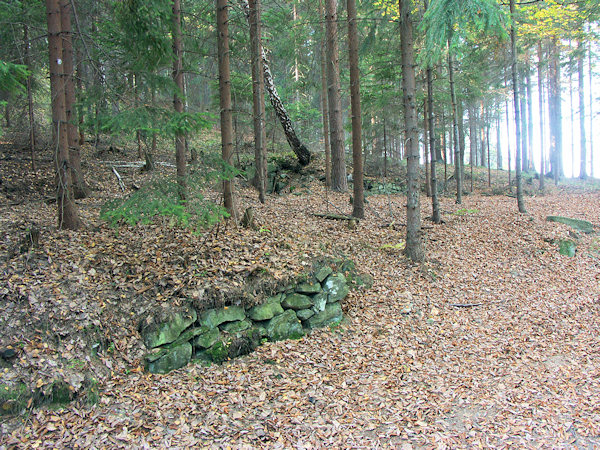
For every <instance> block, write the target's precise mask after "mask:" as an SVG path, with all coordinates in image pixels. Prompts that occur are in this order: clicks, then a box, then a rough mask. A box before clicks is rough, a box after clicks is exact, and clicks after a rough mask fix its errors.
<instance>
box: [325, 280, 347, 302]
mask: <svg viewBox="0 0 600 450" xmlns="http://www.w3.org/2000/svg"><path fill="white" fill-rule="evenodd" d="M323 290H324V291H325V292H327V294H328V297H327V302H328V303H335V302H338V301H340V300H342V299H344V298H345V297H346V295H348V292H350V288H349V287H348V284H347V282H346V277H345V276H344V275H343V274H341V273H335V274H333V275H329V277H328V278H327V280H325V283H324V284H323Z"/></svg>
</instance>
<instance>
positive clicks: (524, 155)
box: [519, 72, 529, 172]
mask: <svg viewBox="0 0 600 450" xmlns="http://www.w3.org/2000/svg"><path fill="white" fill-rule="evenodd" d="M519 82H520V83H521V85H520V86H519V88H520V90H519V102H520V103H519V112H520V113H521V170H522V171H523V172H527V161H528V159H529V158H528V153H529V151H528V148H527V142H528V141H527V99H526V98H525V95H526V88H525V73H524V72H523V77H522V79H520V80H519Z"/></svg>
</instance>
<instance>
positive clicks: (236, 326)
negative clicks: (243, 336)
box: [220, 319, 252, 334]
mask: <svg viewBox="0 0 600 450" xmlns="http://www.w3.org/2000/svg"><path fill="white" fill-rule="evenodd" d="M251 326H252V322H250V321H249V320H248V319H244V320H238V321H236V322H227V323H224V324H223V325H221V327H220V328H221V329H222V330H223V331H225V332H227V333H229V334H234V333H239V332H240V331H244V330H247V329H248V328H250V327H251Z"/></svg>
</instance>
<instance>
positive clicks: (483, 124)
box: [479, 100, 487, 167]
mask: <svg viewBox="0 0 600 450" xmlns="http://www.w3.org/2000/svg"><path fill="white" fill-rule="evenodd" d="M479 126H480V129H479V136H480V138H479V143H480V144H481V166H482V167H486V166H487V157H486V152H485V149H486V145H487V141H486V137H487V136H486V134H485V129H486V126H487V123H486V119H485V105H484V104H483V100H481V101H480V102H479Z"/></svg>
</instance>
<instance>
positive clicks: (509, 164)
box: [504, 75, 512, 192]
mask: <svg viewBox="0 0 600 450" xmlns="http://www.w3.org/2000/svg"><path fill="white" fill-rule="evenodd" d="M504 87H505V88H507V89H508V75H507V78H505V79H504ZM504 107H505V108H506V135H507V137H508V139H507V140H506V147H507V151H508V191H509V192H512V180H511V178H510V177H511V168H512V162H511V157H510V153H511V149H510V111H509V109H508V98H506V100H505V102H504Z"/></svg>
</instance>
